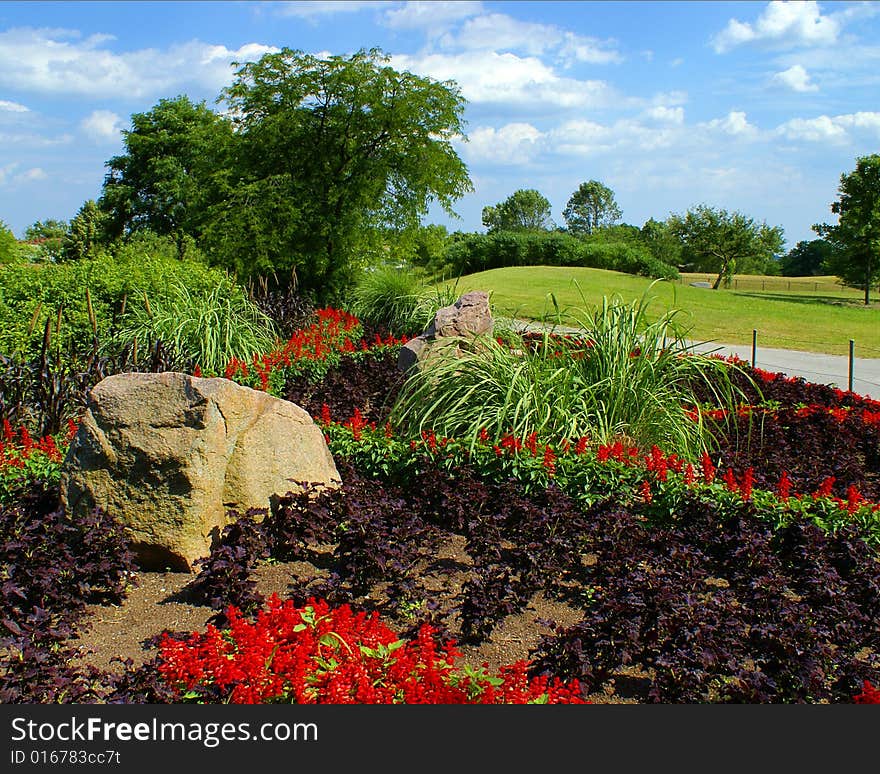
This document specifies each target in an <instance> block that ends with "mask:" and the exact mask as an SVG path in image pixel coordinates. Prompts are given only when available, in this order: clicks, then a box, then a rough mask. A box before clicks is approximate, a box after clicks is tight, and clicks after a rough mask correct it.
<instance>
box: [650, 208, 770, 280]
mask: <svg viewBox="0 0 880 774" xmlns="http://www.w3.org/2000/svg"><path fill="white" fill-rule="evenodd" d="M667 225H668V227H669V229H670V231H671V233H673V234H674V235H675V236H676V237H678V239H679V241H680V242H681V246H682V255H683V257H684V259H685V261H686V265H688V266H689V267H691V268H692V269H693V270H694V271H705V272H712V273H717V274H718V276H717V278H716V279H715V282H714V283H713V285H712V287H713V289H714V290H717V289H718V288H719V287H720V286H721V283H722V282H729V281H730V278H731V277H732V276H733V274H734V272H736V270H737V268H739V267H740V266H742V265H747V264H750V265H761V263H763V264H766V263H767V262H769V261H771V260H772V259H773V258H774V256H776V255H777V254H778V253H780V252H781V251H782V247H783V244H784V242H785V239H784V236H783V230H782V227H781V226H768V225H767V224H766V223H760V224H759V223H756V222H755V221H754V220H753V219H752V218H749V217H747V216H746V215H743V214H742V213H741V212H728V211H727V210H723V209H716V208H713V207H708V206H706V205H704V204H701V205H698V206H696V207H694V208H692V209H690V210H688V211H687V212H686V213H685V214H684V215H671V216H670V217H669V219H668V220H667Z"/></svg>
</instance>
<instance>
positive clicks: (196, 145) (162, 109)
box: [99, 96, 232, 254]
mask: <svg viewBox="0 0 880 774" xmlns="http://www.w3.org/2000/svg"><path fill="white" fill-rule="evenodd" d="M131 126H132V128H131V129H129V130H126V131H124V132H123V133H122V135H123V142H124V145H125V153H123V154H121V155H119V156H114V157H113V158H111V159H110V160H109V161H108V162H107V164H106V166H107V167H108V169H109V171H108V173H107V175H106V177H105V179H104V189H103V193H102V195H101V199H100V201H99V204H100V207H101V209H102V210H103V211H104V212H105V213H106V214H107V216H108V217H107V224H106V227H107V231H108V234H109V236H110V237H112V238H117V237H121V236H125V235H130V234H133V233H136V232H137V231H141V230H145V229H146V230H149V231H152V232H153V233H155V234H159V235H163V236H165V235H170V236H173V237H174V238H175V239H176V240H177V242H178V252H179V253H181V254H182V252H183V246H184V237H185V236H187V235H188V236H190V237H198V235H199V233H200V230H201V228H202V226H203V220H204V215H205V213H206V208H207V205H208V204H209V202H210V196H211V194H212V193H213V191H214V189H215V186H214V185H213V177H214V176H215V175H223V174H228V172H229V163H230V160H229V150H230V144H231V141H232V124H231V122H230V121H229V120H228V119H225V118H223V117H221V116H219V115H217V114H216V113H214V112H213V111H211V110H210V109H208V107H206V105H205V103H204V102H202V103H199V104H195V103H193V102H191V101H190V99H189V98H188V97H185V96H178V97H175V98H174V99H162V100H160V101H159V103H158V104H157V105H156V106H155V107H154V108H152V109H151V110H149V111H147V112H146V113H135V114H133V115H132V117H131Z"/></svg>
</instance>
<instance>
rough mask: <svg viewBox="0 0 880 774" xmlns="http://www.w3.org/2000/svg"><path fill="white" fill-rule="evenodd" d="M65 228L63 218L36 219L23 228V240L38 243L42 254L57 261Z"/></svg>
mask: <svg viewBox="0 0 880 774" xmlns="http://www.w3.org/2000/svg"><path fill="white" fill-rule="evenodd" d="M67 229H68V225H67V221H64V220H55V219H54V218H49V219H47V220H38V221H36V222H35V223H33V224H32V225H30V226H28V227H27V228H26V229H25V231H24V238H25V241H27V242H30V243H31V244H35V245H38V246H39V248H40V250H41V251H42V253H43V254H44V255H46V256H48V257H49V258H51V259H52V260H53V261H57V260H59V259H60V258H61V257H62V252H63V243H64V238H65V237H66V236H67Z"/></svg>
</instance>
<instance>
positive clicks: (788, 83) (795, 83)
mask: <svg viewBox="0 0 880 774" xmlns="http://www.w3.org/2000/svg"><path fill="white" fill-rule="evenodd" d="M773 82H774V83H778V84H780V85H781V86H785V87H786V88H789V89H791V90H792V91H798V92H808V91H819V87H818V86H817V85H816V84H815V83H811V82H810V74H809V73H808V72H807V71H806V70H805V69H804V67H803V66H802V65H799V64H796V65H792V66H791V67H789V68H788V69H787V70H783V71H782V72H778V73H775V74H774V75H773Z"/></svg>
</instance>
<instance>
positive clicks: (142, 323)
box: [119, 278, 276, 374]
mask: <svg viewBox="0 0 880 774" xmlns="http://www.w3.org/2000/svg"><path fill="white" fill-rule="evenodd" d="M119 336H120V338H121V339H122V340H124V341H131V340H134V341H137V343H138V346H139V347H147V346H149V345H150V343H151V342H153V341H156V340H161V341H162V342H164V343H165V344H166V345H170V346H171V347H172V348H173V349H174V350H175V351H176V352H177V353H178V354H180V355H182V356H183V357H185V358H188V359H191V360H193V361H194V362H195V363H197V364H198V365H199V366H200V367H201V369H202V371H203V372H205V373H206V374H207V373H213V374H218V373H222V372H223V370H224V368H225V367H226V365H227V364H228V363H229V361H230V360H231V359H232V358H233V357H235V358H238V359H239V360H249V359H250V358H251V357H252V356H253V355H254V354H255V353H261V352H268V351H269V350H270V349H271V348H272V347H273V346H274V344H275V341H276V335H275V330H274V327H273V324H272V321H271V320H270V319H269V317H267V316H266V315H265V314H264V313H263V312H262V311H260V309H259V308H258V307H257V306H256V305H255V304H254V303H253V302H251V301H250V300H249V299H248V298H247V296H246V295H245V293H244V291H243V290H242V289H241V288H240V287H239V286H237V285H236V284H235V283H234V282H233V281H232V280H230V279H228V278H224V279H222V280H221V281H220V282H219V283H218V284H217V285H216V286H215V287H213V288H209V289H203V290H196V291H194V290H191V289H189V288H188V287H187V285H186V284H185V283H184V282H182V281H180V280H174V281H173V282H171V283H169V285H168V287H167V289H166V291H165V292H163V293H161V294H159V293H157V294H153V295H152V296H148V295H147V294H146V293H142V294H141V295H140V298H139V299H138V298H135V299H133V300H132V302H130V304H129V307H128V311H127V313H126V315H125V318H124V319H123V322H122V325H121V327H120V332H119Z"/></svg>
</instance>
